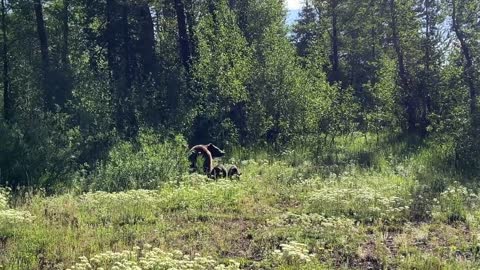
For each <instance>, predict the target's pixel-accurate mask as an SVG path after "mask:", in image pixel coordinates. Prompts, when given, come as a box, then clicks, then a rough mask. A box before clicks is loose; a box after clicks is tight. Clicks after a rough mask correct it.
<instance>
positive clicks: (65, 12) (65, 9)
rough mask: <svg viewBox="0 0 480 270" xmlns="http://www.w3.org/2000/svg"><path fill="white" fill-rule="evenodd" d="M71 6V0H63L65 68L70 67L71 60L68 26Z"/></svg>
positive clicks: (63, 54) (63, 56)
mask: <svg viewBox="0 0 480 270" xmlns="http://www.w3.org/2000/svg"><path fill="white" fill-rule="evenodd" d="M69 6H70V0H63V22H62V23H63V37H62V38H63V48H62V64H63V68H64V69H68V68H69V61H68V46H69V45H68V36H69V31H70V29H69V27H68V20H69V14H68V9H69Z"/></svg>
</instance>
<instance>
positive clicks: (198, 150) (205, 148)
mask: <svg viewBox="0 0 480 270" xmlns="http://www.w3.org/2000/svg"><path fill="white" fill-rule="evenodd" d="M224 155H225V152H224V151H223V150H221V149H220V148H218V147H217V146H216V145H214V144H212V143H209V144H206V145H205V144H199V145H195V146H194V147H192V148H191V149H190V155H189V156H188V160H189V161H190V170H191V171H195V170H196V169H197V158H198V157H199V156H202V157H203V160H204V161H203V172H204V173H206V174H207V175H211V174H212V169H213V168H212V166H213V164H212V161H213V159H214V158H217V157H223V156H224Z"/></svg>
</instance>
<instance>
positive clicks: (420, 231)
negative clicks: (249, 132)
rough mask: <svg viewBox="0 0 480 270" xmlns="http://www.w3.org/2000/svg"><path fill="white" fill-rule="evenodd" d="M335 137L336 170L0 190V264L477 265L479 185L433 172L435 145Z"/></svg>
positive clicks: (275, 160)
mask: <svg viewBox="0 0 480 270" xmlns="http://www.w3.org/2000/svg"><path fill="white" fill-rule="evenodd" d="M337 141H338V142H340V143H342V144H343V145H340V146H338V148H336V150H332V151H338V163H337V162H335V163H333V164H330V163H319V162H317V161H318V160H317V161H316V160H315V158H314V157H312V155H311V153H303V152H302V150H299V149H301V148H299V149H296V148H292V149H290V150H288V151H285V152H284V153H281V154H279V155H277V156H275V155H268V154H266V153H267V152H266V151H265V152H264V153H263V154H262V153H261V151H259V152H258V156H251V157H248V158H247V156H246V154H245V153H243V152H241V151H245V150H235V151H234V153H235V154H234V155H232V156H230V157H228V158H227V159H226V160H225V162H229V163H232V164H237V165H238V166H239V167H240V169H241V170H242V172H243V175H242V177H241V178H240V179H234V180H229V179H224V180H220V181H214V180H212V179H208V178H207V177H205V176H201V175H198V174H190V175H184V176H181V177H180V178H178V179H176V180H172V181H170V182H168V181H167V182H163V183H162V185H161V187H160V188H159V189H155V190H128V191H124V192H117V193H108V192H101V191H97V192H87V193H82V194H76V193H67V194H64V195H58V196H55V197H45V196H44V195H42V194H37V195H28V196H27V197H25V198H22V199H21V200H13V202H17V201H18V202H21V203H16V204H15V207H13V208H12V207H11V206H10V205H9V202H12V200H11V198H10V195H9V193H8V192H6V191H2V192H1V193H0V225H1V226H0V247H1V248H2V251H3V252H2V253H1V254H0V265H1V266H2V269H67V268H70V269H169V268H172V267H173V268H178V269H332V268H336V269H338V268H360V269H365V268H374V269H379V268H380V269H381V268H400V269H412V268H414V269H443V268H446V269H469V268H470V269H471V268H478V267H480V264H479V263H478V259H480V257H479V256H480V248H479V247H480V229H479V224H480V211H478V209H477V208H478V205H479V203H480V200H479V197H478V196H479V194H478V189H477V186H476V185H475V184H474V183H468V184H467V183H463V182H458V181H455V180H457V179H458V176H452V174H450V173H449V172H448V170H447V169H445V170H436V169H434V167H433V166H432V164H434V163H438V162H439V160H440V159H442V155H444V156H446V154H445V150H444V149H434V148H431V147H432V146H425V145H424V146H421V147H419V148H415V147H410V148H409V149H407V148H406V147H407V146H406V145H403V144H402V143H399V144H398V145H389V144H385V143H384V142H383V141H378V142H377V141H376V138H371V137H368V136H367V137H365V136H358V137H352V139H347V138H341V139H339V140H337ZM347 142H348V143H347ZM429 147H430V148H429ZM332 149H333V148H332ZM296 151H297V153H295V152H296ZM395 152H398V153H403V154H402V156H396V155H394V153H395ZM332 153H333V158H334V159H336V158H337V156H336V155H337V153H335V152H332ZM439 153H440V154H439ZM442 153H443V154H442ZM322 155H323V157H327V156H328V153H323V154H322ZM362 159H368V160H367V161H366V160H362Z"/></svg>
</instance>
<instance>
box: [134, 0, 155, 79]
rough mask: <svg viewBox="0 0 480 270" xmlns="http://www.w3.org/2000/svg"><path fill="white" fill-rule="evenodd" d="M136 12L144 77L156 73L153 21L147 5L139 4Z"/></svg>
mask: <svg viewBox="0 0 480 270" xmlns="http://www.w3.org/2000/svg"><path fill="white" fill-rule="evenodd" d="M138 11H139V13H138V19H139V22H140V38H139V50H140V56H141V62H142V66H143V71H144V73H145V75H147V76H151V75H153V74H155V73H156V64H157V57H156V54H155V33H154V31H155V30H154V25H153V19H152V14H151V13H150V7H149V6H148V4H145V3H144V4H140V6H139V7H138Z"/></svg>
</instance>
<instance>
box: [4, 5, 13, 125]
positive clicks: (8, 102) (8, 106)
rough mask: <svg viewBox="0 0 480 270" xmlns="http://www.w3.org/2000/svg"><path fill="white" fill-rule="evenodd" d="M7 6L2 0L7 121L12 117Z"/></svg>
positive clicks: (5, 112)
mask: <svg viewBox="0 0 480 270" xmlns="http://www.w3.org/2000/svg"><path fill="white" fill-rule="evenodd" d="M6 14H7V7H6V5H5V0H2V36H3V50H2V55H3V114H4V118H5V120H6V121H7V122H10V121H11V120H12V119H13V104H12V103H13V100H12V98H11V95H10V77H9V72H8V71H9V61H8V38H7V19H6Z"/></svg>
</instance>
